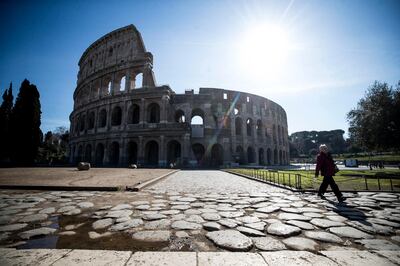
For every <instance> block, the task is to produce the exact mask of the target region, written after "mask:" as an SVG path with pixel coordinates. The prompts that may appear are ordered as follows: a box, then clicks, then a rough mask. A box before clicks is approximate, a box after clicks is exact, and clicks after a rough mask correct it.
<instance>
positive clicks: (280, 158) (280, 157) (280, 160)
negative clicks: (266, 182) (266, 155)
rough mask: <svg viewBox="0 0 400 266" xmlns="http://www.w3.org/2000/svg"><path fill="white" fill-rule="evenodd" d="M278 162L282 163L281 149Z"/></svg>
mask: <svg viewBox="0 0 400 266" xmlns="http://www.w3.org/2000/svg"><path fill="white" fill-rule="evenodd" d="M279 164H283V161H282V151H279Z"/></svg>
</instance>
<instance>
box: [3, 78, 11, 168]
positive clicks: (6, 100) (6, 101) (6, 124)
mask: <svg viewBox="0 0 400 266" xmlns="http://www.w3.org/2000/svg"><path fill="white" fill-rule="evenodd" d="M13 100H14V96H13V94H12V83H10V87H9V88H8V90H7V89H6V90H5V91H4V94H3V102H2V104H1V106H0V147H1V149H0V162H6V161H9V160H10V150H11V131H10V118H11V112H12V108H13V103H14V102H13Z"/></svg>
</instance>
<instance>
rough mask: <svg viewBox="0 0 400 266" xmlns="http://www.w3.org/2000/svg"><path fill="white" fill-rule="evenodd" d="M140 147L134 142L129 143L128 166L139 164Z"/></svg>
mask: <svg viewBox="0 0 400 266" xmlns="http://www.w3.org/2000/svg"><path fill="white" fill-rule="evenodd" d="M137 154H138V145H137V144H136V142H134V141H129V142H128V145H127V159H128V164H137Z"/></svg>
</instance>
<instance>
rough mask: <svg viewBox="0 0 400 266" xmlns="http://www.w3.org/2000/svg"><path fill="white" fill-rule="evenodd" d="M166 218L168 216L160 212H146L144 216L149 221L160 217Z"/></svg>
mask: <svg viewBox="0 0 400 266" xmlns="http://www.w3.org/2000/svg"><path fill="white" fill-rule="evenodd" d="M164 218H167V216H165V215H164V214H160V213H150V214H146V215H144V216H143V220H147V221H154V220H160V219H164Z"/></svg>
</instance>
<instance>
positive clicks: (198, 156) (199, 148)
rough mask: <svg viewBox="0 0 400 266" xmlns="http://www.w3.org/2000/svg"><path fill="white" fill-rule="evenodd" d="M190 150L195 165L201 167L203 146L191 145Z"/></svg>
mask: <svg viewBox="0 0 400 266" xmlns="http://www.w3.org/2000/svg"><path fill="white" fill-rule="evenodd" d="M192 150H193V154H194V157H195V158H196V161H197V165H198V166H202V165H203V161H204V154H205V149H204V146H203V145H202V144H200V143H195V144H193V145H192Z"/></svg>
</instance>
